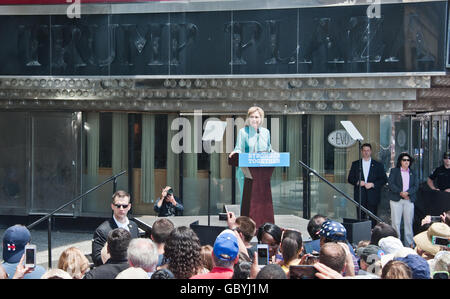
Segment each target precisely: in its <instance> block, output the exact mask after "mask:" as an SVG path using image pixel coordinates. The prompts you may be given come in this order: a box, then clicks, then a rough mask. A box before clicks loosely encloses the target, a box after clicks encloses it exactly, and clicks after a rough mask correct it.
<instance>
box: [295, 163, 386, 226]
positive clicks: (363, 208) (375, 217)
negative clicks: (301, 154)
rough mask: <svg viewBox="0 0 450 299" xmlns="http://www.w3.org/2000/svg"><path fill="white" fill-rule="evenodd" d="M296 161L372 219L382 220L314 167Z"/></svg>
mask: <svg viewBox="0 0 450 299" xmlns="http://www.w3.org/2000/svg"><path fill="white" fill-rule="evenodd" d="M298 163H300V165H301V166H303V167H304V168H306V169H307V170H308V171H309V172H311V173H312V174H314V175H315V176H317V177H318V178H319V179H321V180H322V181H324V182H325V183H326V184H327V185H328V186H330V187H331V188H333V189H334V190H336V192H338V193H339V194H341V195H342V196H344V197H345V198H346V199H348V200H349V201H350V202H352V203H354V204H355V205H356V206H357V207H359V208H360V210H362V211H364V212H365V213H366V214H367V215H368V216H369V217H371V218H373V219H374V220H376V221H377V222H383V221H382V220H381V218H379V217H378V216H376V215H375V214H374V213H372V212H371V211H369V210H368V209H367V208H365V207H364V206H362V205H360V204H359V203H358V202H357V201H355V200H354V199H353V198H351V197H350V196H348V195H347V194H345V193H344V192H343V191H341V190H339V189H338V188H337V187H336V186H335V185H333V184H332V183H331V182H330V181H328V180H327V179H326V178H324V177H322V176H321V175H320V174H318V173H317V172H316V171H315V170H314V169H312V168H311V167H309V166H308V165H306V164H305V163H303V161H301V160H299V161H298ZM358 220H360V219H358Z"/></svg>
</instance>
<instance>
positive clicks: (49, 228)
mask: <svg viewBox="0 0 450 299" xmlns="http://www.w3.org/2000/svg"><path fill="white" fill-rule="evenodd" d="M126 172H127V171H126V170H123V171H121V172H119V173H118V174H116V175H113V176H112V177H110V178H109V179H107V180H105V181H103V182H102V183H100V184H98V185H97V186H95V187H93V188H91V189H89V190H88V191H86V192H85V193H83V194H81V195H79V196H77V197H75V198H74V199H72V200H71V201H69V202H67V203H65V204H63V205H62V206H60V207H59V208H57V209H55V210H54V211H53V212H50V213H48V214H47V215H45V216H43V217H42V218H40V219H38V220H36V221H35V222H33V223H31V224H30V225H28V226H27V228H28V230H30V229H32V228H33V227H35V226H36V225H38V224H39V223H41V222H43V221H45V220H47V219H48V265H49V268H51V267H52V259H51V252H52V246H51V217H52V216H53V215H54V214H56V213H57V212H59V211H61V210H62V209H64V208H65V207H67V206H68V205H71V204H73V203H74V202H76V201H78V200H80V199H81V198H83V197H85V196H86V195H88V194H90V193H91V192H94V191H95V190H97V189H98V188H100V187H101V186H103V185H105V184H107V183H109V182H110V181H114V187H113V192H115V191H116V184H117V182H116V180H117V178H118V177H119V176H121V175H123V174H125V173H126Z"/></svg>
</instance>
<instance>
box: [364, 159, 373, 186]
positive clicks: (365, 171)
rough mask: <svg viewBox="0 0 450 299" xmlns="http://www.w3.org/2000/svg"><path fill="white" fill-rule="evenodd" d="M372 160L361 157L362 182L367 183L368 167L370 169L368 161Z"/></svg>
mask: <svg viewBox="0 0 450 299" xmlns="http://www.w3.org/2000/svg"><path fill="white" fill-rule="evenodd" d="M371 162H372V159H369V160H368V161H366V160H364V159H362V169H363V174H364V182H366V183H367V178H368V177H369V169H370V163H371Z"/></svg>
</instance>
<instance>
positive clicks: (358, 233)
mask: <svg viewBox="0 0 450 299" xmlns="http://www.w3.org/2000/svg"><path fill="white" fill-rule="evenodd" d="M342 225H343V226H344V227H345V229H346V230H347V240H348V241H349V242H350V243H352V244H355V245H357V244H358V242H359V241H364V240H368V241H370V237H371V236H372V222H371V221H370V220H367V221H358V220H356V219H349V218H344V219H343V223H342Z"/></svg>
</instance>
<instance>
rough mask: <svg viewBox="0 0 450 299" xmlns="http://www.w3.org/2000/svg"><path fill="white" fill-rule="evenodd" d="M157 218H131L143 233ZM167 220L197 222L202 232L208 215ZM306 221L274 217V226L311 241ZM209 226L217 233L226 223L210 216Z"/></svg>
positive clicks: (285, 216)
mask: <svg viewBox="0 0 450 299" xmlns="http://www.w3.org/2000/svg"><path fill="white" fill-rule="evenodd" d="M159 218H160V217H157V216H151V215H144V216H135V217H133V219H134V220H135V221H136V223H137V224H138V226H139V227H140V228H141V229H143V230H145V231H149V230H151V227H152V225H153V223H154V222H155V221H156V220H157V219H159ZM167 218H168V219H170V220H171V221H172V222H173V223H174V225H175V226H187V227H190V226H191V224H192V223H195V222H197V221H198V223H197V225H198V226H201V227H202V229H203V230H207V229H208V227H207V226H208V215H199V216H173V217H167ZM308 221H309V220H307V219H304V218H301V217H298V216H295V215H275V224H276V225H278V226H280V227H281V228H283V229H295V230H297V231H300V232H301V233H302V237H303V241H308V240H311V238H310V236H309V234H308V231H307V226H308ZM209 225H210V226H211V231H214V232H217V231H220V230H222V228H223V229H225V228H226V227H227V222H226V221H224V220H219V215H211V216H210V219H209ZM199 237H200V239H202V238H201V236H199ZM202 243H204V242H202ZM202 245H203V244H202Z"/></svg>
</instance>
